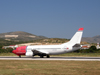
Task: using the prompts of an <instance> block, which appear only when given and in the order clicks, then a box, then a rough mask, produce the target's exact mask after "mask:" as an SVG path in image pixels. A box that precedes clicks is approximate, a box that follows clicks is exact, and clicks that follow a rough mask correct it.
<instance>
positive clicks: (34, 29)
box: [0, 0, 100, 39]
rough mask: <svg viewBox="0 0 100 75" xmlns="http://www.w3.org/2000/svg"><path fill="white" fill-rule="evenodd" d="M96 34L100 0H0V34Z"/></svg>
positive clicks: (98, 26) (99, 18)
mask: <svg viewBox="0 0 100 75" xmlns="http://www.w3.org/2000/svg"><path fill="white" fill-rule="evenodd" d="M80 27H84V34H83V37H93V36H96V35H100V0H0V33H5V32H12V31H25V32H29V33H32V34H35V35H42V36H46V37H49V38H68V39H69V38H71V37H72V36H73V35H74V33H75V32H76V31H77V30H78V29H79V28H80Z"/></svg>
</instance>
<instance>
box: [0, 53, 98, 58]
mask: <svg viewBox="0 0 100 75" xmlns="http://www.w3.org/2000/svg"><path fill="white" fill-rule="evenodd" d="M0 56H17V55H15V54H14V53H0ZM50 56H66V57H68V56H69V57H74V56H75V57H100V53H65V54H59V55H50Z"/></svg>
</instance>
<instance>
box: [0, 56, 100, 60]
mask: <svg viewBox="0 0 100 75" xmlns="http://www.w3.org/2000/svg"><path fill="white" fill-rule="evenodd" d="M0 60H66V61H100V57H62V56H52V57H50V58H46V57H44V58H40V57H37V56H36V57H25V56H22V57H21V58H19V57H18V56H0Z"/></svg>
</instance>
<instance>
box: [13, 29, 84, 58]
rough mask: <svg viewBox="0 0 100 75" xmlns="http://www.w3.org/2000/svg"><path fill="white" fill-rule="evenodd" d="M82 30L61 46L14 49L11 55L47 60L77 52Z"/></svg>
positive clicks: (79, 46) (35, 46)
mask: <svg viewBox="0 0 100 75" xmlns="http://www.w3.org/2000/svg"><path fill="white" fill-rule="evenodd" d="M83 29H84V28H79V29H78V31H77V32H76V33H75V35H74V36H73V37H72V38H71V40H70V41H69V42H66V43H63V44H61V45H34V46H27V47H26V46H24V47H18V48H16V50H13V53H15V54H16V55H19V57H21V54H22V55H24V54H25V55H26V56H35V55H39V56H40V58H43V57H44V56H47V58H49V57H50V56H49V55H56V54H63V53H68V52H72V51H75V50H78V49H80V48H81V45H80V42H81V38H82V33H83ZM18 51H19V52H18ZM20 52H21V53H20Z"/></svg>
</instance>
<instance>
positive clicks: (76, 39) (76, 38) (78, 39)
mask: <svg viewBox="0 0 100 75" xmlns="http://www.w3.org/2000/svg"><path fill="white" fill-rule="evenodd" d="M83 29H84V28H79V29H78V31H77V32H76V33H75V34H74V36H73V37H72V38H71V40H70V41H69V42H67V43H64V45H66V44H67V45H68V44H70V45H74V44H80V42H81V38H82V34H83Z"/></svg>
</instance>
